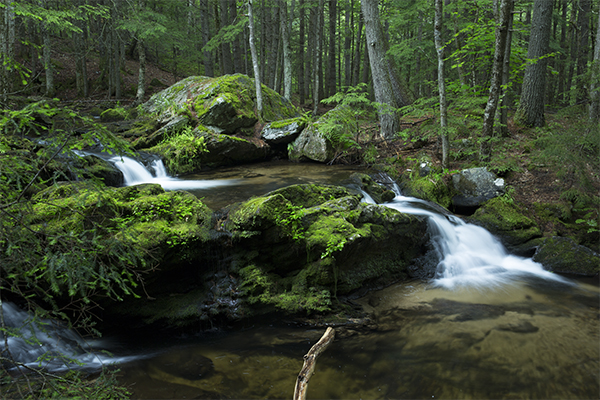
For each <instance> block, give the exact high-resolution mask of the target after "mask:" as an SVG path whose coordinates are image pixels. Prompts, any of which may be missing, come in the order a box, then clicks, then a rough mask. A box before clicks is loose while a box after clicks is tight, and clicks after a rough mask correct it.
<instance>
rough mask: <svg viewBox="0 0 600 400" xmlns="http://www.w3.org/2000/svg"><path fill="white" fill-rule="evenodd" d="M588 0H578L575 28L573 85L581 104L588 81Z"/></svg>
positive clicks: (585, 98) (583, 100)
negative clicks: (576, 45)
mask: <svg viewBox="0 0 600 400" xmlns="http://www.w3.org/2000/svg"><path fill="white" fill-rule="evenodd" d="M590 11H591V5H590V0H579V15H578V16H577V28H578V31H579V51H578V54H577V79H576V81H575V86H576V89H577V104H583V103H585V102H586V101H587V95H588V91H587V89H586V87H585V86H586V84H587V83H588V80H587V77H586V73H587V71H588V65H587V63H588V54H589V53H588V52H589V36H590Z"/></svg>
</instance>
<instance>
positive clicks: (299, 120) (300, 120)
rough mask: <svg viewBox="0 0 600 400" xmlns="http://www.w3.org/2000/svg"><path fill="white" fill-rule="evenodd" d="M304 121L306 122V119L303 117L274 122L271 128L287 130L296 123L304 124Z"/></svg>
mask: <svg viewBox="0 0 600 400" xmlns="http://www.w3.org/2000/svg"><path fill="white" fill-rule="evenodd" d="M303 121H304V118H302V117H296V118H290V119H284V120H279V121H273V122H271V128H273V129H282V128H286V127H288V126H290V125H292V124H294V123H298V124H302V123H303Z"/></svg>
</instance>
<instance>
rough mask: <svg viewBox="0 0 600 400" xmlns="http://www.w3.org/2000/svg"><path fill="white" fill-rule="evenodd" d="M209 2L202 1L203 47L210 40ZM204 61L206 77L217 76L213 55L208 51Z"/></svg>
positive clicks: (203, 55)
mask: <svg viewBox="0 0 600 400" xmlns="http://www.w3.org/2000/svg"><path fill="white" fill-rule="evenodd" d="M208 14H209V7H208V0H200V25H201V28H202V47H204V46H206V44H207V43H208V41H209V40H210V24H209V15H208ZM202 58H203V61H204V75H206V76H215V70H214V64H213V57H212V53H211V52H210V51H208V50H206V51H204V52H203V54H202Z"/></svg>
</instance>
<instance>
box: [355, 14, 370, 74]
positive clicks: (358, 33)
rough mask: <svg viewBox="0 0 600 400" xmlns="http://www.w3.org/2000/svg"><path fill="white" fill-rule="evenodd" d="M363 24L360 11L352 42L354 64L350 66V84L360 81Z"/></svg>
mask: <svg viewBox="0 0 600 400" xmlns="http://www.w3.org/2000/svg"><path fill="white" fill-rule="evenodd" d="M363 25H364V19H363V17H362V13H360V14H359V16H358V29H357V30H356V42H355V43H354V60H353V63H354V65H353V66H352V86H357V85H358V84H359V83H360V82H361V80H360V49H361V47H362V44H363V42H364V41H363V35H362V32H363ZM365 57H367V56H366V51H365ZM363 82H364V81H363Z"/></svg>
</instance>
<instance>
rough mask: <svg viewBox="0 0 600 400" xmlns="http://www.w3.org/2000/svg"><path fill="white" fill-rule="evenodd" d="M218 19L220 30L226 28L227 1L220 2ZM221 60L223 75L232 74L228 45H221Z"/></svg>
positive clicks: (227, 15)
mask: <svg viewBox="0 0 600 400" xmlns="http://www.w3.org/2000/svg"><path fill="white" fill-rule="evenodd" d="M219 11H220V14H221V15H220V17H221V29H223V28H224V27H226V26H228V25H229V23H230V20H229V2H228V1H227V0H221V1H220V10H219ZM221 59H222V60H223V63H222V64H223V72H222V73H223V74H232V73H233V60H232V58H231V48H230V46H229V43H226V42H223V43H221Z"/></svg>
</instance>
